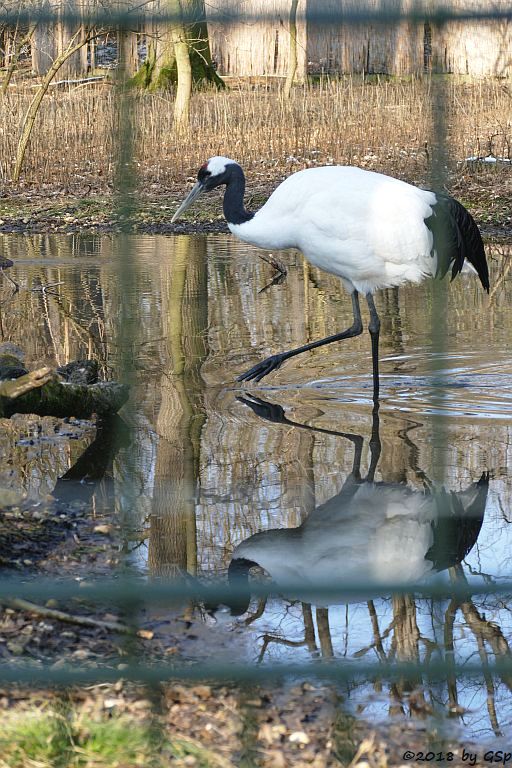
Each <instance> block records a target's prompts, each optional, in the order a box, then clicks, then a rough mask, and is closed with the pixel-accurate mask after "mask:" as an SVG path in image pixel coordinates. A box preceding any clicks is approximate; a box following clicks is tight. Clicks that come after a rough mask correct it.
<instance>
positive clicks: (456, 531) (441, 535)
mask: <svg viewBox="0 0 512 768" xmlns="http://www.w3.org/2000/svg"><path fill="white" fill-rule="evenodd" d="M475 485H476V486H477V488H478V493H477V494H476V496H475V498H474V500H473V502H472V504H470V505H469V506H468V507H466V508H464V505H463V503H462V501H461V499H460V498H458V496H457V494H456V493H450V494H448V493H446V491H445V490H444V489H442V492H441V493H439V494H438V495H436V505H437V509H438V513H439V514H438V519H437V521H436V522H435V523H432V533H433V536H434V540H433V544H432V546H431V547H430V549H429V550H428V552H427V554H426V555H425V557H426V558H427V559H428V560H431V561H432V563H433V566H434V569H435V570H436V571H442V570H445V569H446V568H450V567H451V566H453V565H458V564H459V563H461V562H462V561H463V560H464V558H465V557H466V555H467V554H468V553H469V552H470V551H471V549H472V548H473V547H474V545H475V543H476V540H477V538H478V535H479V533H480V529H481V528H482V523H483V520H484V515H485V505H486V501H487V491H488V488H489V473H488V472H484V473H483V474H482V477H481V478H480V480H479V481H478V482H477V483H475Z"/></svg>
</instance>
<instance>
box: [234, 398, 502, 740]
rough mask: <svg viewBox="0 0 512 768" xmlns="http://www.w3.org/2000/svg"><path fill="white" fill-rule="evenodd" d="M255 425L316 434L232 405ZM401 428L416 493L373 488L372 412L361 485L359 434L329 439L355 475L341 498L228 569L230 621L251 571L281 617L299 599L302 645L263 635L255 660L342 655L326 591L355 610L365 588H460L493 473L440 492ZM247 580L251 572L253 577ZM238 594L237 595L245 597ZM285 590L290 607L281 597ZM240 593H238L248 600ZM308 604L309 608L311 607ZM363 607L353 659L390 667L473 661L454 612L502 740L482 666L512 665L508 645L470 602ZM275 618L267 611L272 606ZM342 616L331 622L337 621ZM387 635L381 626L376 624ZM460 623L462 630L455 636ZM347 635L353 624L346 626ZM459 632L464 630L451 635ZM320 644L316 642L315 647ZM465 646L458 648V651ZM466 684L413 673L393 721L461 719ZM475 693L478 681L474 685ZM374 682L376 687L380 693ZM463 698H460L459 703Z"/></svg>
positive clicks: (254, 401)
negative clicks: (430, 581) (283, 654)
mask: <svg viewBox="0 0 512 768" xmlns="http://www.w3.org/2000/svg"><path fill="white" fill-rule="evenodd" d="M239 400H241V401H242V402H244V403H245V404H246V405H247V406H249V407H250V408H251V409H252V410H253V411H254V412H255V413H256V414H257V415H258V416H260V417H262V418H264V419H267V420H269V421H271V422H274V423H280V424H283V425H288V426H292V425H293V426H295V427H297V428H301V429H306V430H312V429H313V428H311V427H309V426H307V425H304V424H301V423H299V422H297V421H292V420H291V419H288V418H287V417H286V415H285V412H284V410H283V409H282V408H281V406H279V405H275V404H273V403H269V402H266V401H264V400H263V399H261V398H259V397H254V396H249V397H247V396H244V397H241V398H239ZM416 426H417V425H413V426H412V427H410V428H408V429H405V430H403V431H402V434H401V436H402V438H403V439H404V440H405V441H406V443H407V445H408V448H409V452H408V459H409V465H410V468H411V469H413V470H414V471H415V472H416V474H417V475H421V476H422V478H423V483H424V489H423V490H418V489H412V488H410V487H409V486H408V485H407V484H406V483H405V482H402V483H397V482H385V481H376V480H375V472H376V470H377V466H378V463H379V460H380V457H381V441H380V437H379V417H378V410H375V409H374V411H373V419H372V430H371V437H370V440H369V447H370V456H371V458H370V462H369V469H368V472H367V474H366V476H365V477H362V476H361V456H362V451H363V444H364V438H363V436H362V435H358V434H351V433H345V432H335V431H333V430H319V431H323V432H327V433H330V434H336V435H338V436H340V437H342V438H344V439H346V440H349V441H350V442H351V443H352V444H353V465H352V471H351V472H350V474H349V475H348V477H347V478H346V480H345V481H344V483H343V486H342V488H341V490H340V491H339V493H338V494H336V495H335V496H334V497H332V498H331V499H329V500H328V501H327V502H325V503H324V504H321V505H320V506H317V507H315V508H314V509H313V510H312V511H311V512H310V514H309V515H308V516H307V518H306V519H305V520H304V521H303V522H302V523H301V525H300V526H298V527H296V528H278V529H271V530H266V531H263V532H260V533H256V534H254V535H252V536H250V537H248V538H246V539H245V540H244V541H242V542H241V543H240V544H238V546H237V547H236V548H235V549H234V551H233V555H232V559H231V562H230V565H229V569H228V578H229V583H230V585H231V586H233V587H235V590H234V592H235V595H236V596H234V597H233V600H232V601H229V603H228V606H229V608H230V609H231V613H232V614H233V615H238V616H241V615H243V614H245V613H246V612H247V610H248V609H249V604H250V599H251V594H250V593H251V581H250V578H249V576H250V571H251V569H254V568H259V569H261V570H263V571H264V572H265V573H266V574H267V576H269V577H270V578H271V580H272V585H273V587H275V589H276V590H277V591H279V592H280V594H281V595H283V611H286V610H287V608H286V606H287V605H288V607H289V608H290V607H292V606H294V605H296V601H297V599H298V600H299V601H300V609H301V612H302V617H303V625H304V635H303V639H302V640H298V639H292V638H288V637H286V634H285V633H284V632H283V631H282V630H270V631H266V632H264V634H263V635H262V637H261V645H260V651H259V657H258V661H259V662H262V661H264V659H265V657H266V655H267V654H268V652H269V648H270V647H271V646H272V645H280V646H286V647H288V648H289V649H292V648H300V647H306V648H307V649H308V651H309V652H310V653H311V654H312V655H313V656H320V657H322V658H324V659H326V658H333V657H335V656H336V655H338V653H337V651H336V642H335V639H334V638H333V635H332V632H331V624H330V615H329V606H330V605H331V604H332V605H334V604H335V603H337V604H338V605H339V603H340V600H339V599H338V600H336V599H332V598H331V599H329V598H328V597H325V596H322V587H325V586H327V587H330V588H332V587H335V586H339V587H340V589H347V591H348V597H347V598H346V599H345V600H344V601H343V603H344V604H346V605H348V604H350V603H357V602H358V600H357V598H350V586H351V584H352V585H361V584H364V585H365V586H367V587H368V588H370V589H371V587H372V585H373V586H374V587H375V588H376V589H377V590H378V588H379V586H380V585H383V584H390V583H394V584H397V585H403V586H404V587H406V586H407V584H412V583H418V582H421V581H422V580H425V579H426V578H428V577H429V576H431V575H433V574H435V573H438V572H440V571H448V576H449V579H450V581H451V583H457V582H458V583H460V582H463V583H466V584H467V583H468V582H467V577H466V575H465V573H464V568H463V566H462V563H463V560H464V558H465V557H466V556H467V555H468V553H469V552H470V551H471V549H472V548H473V547H474V545H475V543H476V541H477V538H478V535H479V533H480V530H481V527H482V522H483V519H484V515H485V509H486V502H487V496H488V486H489V473H488V472H483V473H482V475H481V477H480V479H479V480H478V481H477V482H476V483H473V484H471V485H470V486H469V487H467V488H465V489H464V490H462V491H459V492H448V491H446V490H445V489H444V488H442V487H441V488H436V487H434V486H433V485H432V484H431V483H430V482H429V481H428V478H426V476H425V475H424V474H423V473H421V470H420V469H419V468H418V467H417V465H416V461H417V455H418V451H417V449H416V446H415V445H414V443H413V441H412V439H411V436H410V432H411V431H412V429H414V428H415V427H416ZM253 573H254V572H253ZM244 587H245V589H244ZM301 587H302V589H303V590H304V588H306V589H308V595H310V594H311V589H313V590H316V588H318V597H316V598H315V599H314V600H311V597H309V599H308V601H306V600H301V599H300V597H299V598H297V595H299V596H300V590H301ZM287 589H288V591H289V592H290V591H291V593H292V594H293V596H294V598H293V600H290V599H288V600H287V599H286V597H285V596H286V593H287ZM244 592H245V594H244ZM266 603H267V600H260V602H259V604H258V607H257V609H256V610H255V612H253V613H251V614H248V615H247V616H246V618H245V620H244V623H245V624H246V625H250V624H252V623H253V622H255V621H256V620H258V619H260V618H261V617H262V616H263V615H264V612H265V608H266ZM312 603H313V604H312ZM366 607H367V611H368V615H369V618H370V622H371V627H372V634H373V637H372V640H371V642H370V643H368V644H366V645H365V646H364V647H362V648H359V649H358V650H357V651H355V652H354V653H353V656H355V657H357V658H361V657H366V658H368V656H369V655H370V654H374V655H375V656H376V657H377V658H378V659H379V661H380V662H381V663H382V664H383V665H387V664H389V663H391V662H393V661H395V660H396V661H402V662H417V663H419V662H423V663H428V661H429V660H430V659H431V658H434V659H439V658H440V659H444V660H453V659H454V658H455V656H457V657H458V658H459V660H460V657H461V656H462V658H464V657H467V656H468V655H469V654H471V653H472V652H473V643H471V642H470V641H469V642H468V638H467V637H466V638H465V637H464V635H462V637H459V638H457V637H456V633H455V627H456V619H457V615H458V614H459V612H460V615H461V617H462V627H463V630H462V632H463V633H464V631H466V632H467V630H469V632H470V633H471V635H472V637H473V638H474V642H475V643H476V646H477V649H478V654H479V656H480V659H481V661H482V669H483V683H484V686H485V692H486V702H487V710H488V715H489V721H490V725H491V727H492V729H493V731H494V733H495V734H496V735H502V731H501V728H500V725H499V720H498V715H497V711H496V700H495V682H494V680H493V677H492V675H491V674H490V673H489V671H488V667H489V660H490V659H489V657H490V656H492V657H494V659H504V658H506V659H509V660H510V659H511V653H510V647H509V643H508V641H507V639H506V637H505V635H504V633H503V631H502V630H501V629H500V627H499V626H498V625H497V624H495V623H494V622H492V621H488V620H487V619H486V618H485V614H484V613H483V611H482V609H481V608H478V607H477V606H476V604H475V602H474V601H473V600H472V599H469V598H455V597H454V598H453V599H451V600H450V601H449V602H448V604H447V605H445V604H444V603H441V602H440V601H434V600H426V599H424V598H417V597H415V596H414V595H413V594H407V593H404V594H395V595H392V596H391V598H390V599H383V598H378V600H374V599H369V600H368V601H367V602H366ZM426 611H427V612H428V611H430V625H431V628H432V630H433V631H432V632H431V633H430V635H429V634H427V633H426V631H425V627H426V622H425V612H426ZM271 613H272V620H273V621H275V618H276V615H279V611H276V608H275V604H273V606H272V611H271ZM336 615H338V614H336ZM383 619H384V620H386V621H387V626H386V627H385V628H384V629H382V628H381V622H382V620H383ZM460 624H461V623H459V627H460ZM348 631H349V632H350V626H349V628H348ZM459 633H460V630H459ZM317 638H318V641H317ZM458 640H462V642H457V641H458ZM501 682H502V683H503V685H504V686H505V687H506V688H507V689H508V690H512V688H511V686H512V676H509V675H502V676H501ZM466 684H467V683H466V682H465V681H460V682H459V681H457V679H456V677H455V675H449V676H448V678H447V680H446V681H445V686H444V690H440V689H439V686H436V687H435V688H434V687H432V686H429V684H428V683H427V682H426V681H424V680H423V679H422V677H421V675H420V674H418V675H415V676H409V677H408V679H400V680H399V681H397V682H395V683H392V684H390V685H389V714H398V713H404V714H405V713H406V711H407V712H408V713H409V714H412V715H415V716H420V717H423V716H426V715H427V714H430V713H432V712H433V711H434V710H436V711H437V710H438V709H439V706H440V705H442V706H443V708H445V711H446V709H447V710H448V712H449V713H450V714H451V715H456V716H459V717H462V716H463V715H464V713H465V711H466V708H465V706H464V704H461V703H460V701H459V693H458V691H459V687H460V686H462V688H463V689H464V687H465V685H466ZM472 685H474V681H473V683H472ZM381 686H382V682H379V683H377V684H376V687H377V688H381ZM464 698H465V697H464Z"/></svg>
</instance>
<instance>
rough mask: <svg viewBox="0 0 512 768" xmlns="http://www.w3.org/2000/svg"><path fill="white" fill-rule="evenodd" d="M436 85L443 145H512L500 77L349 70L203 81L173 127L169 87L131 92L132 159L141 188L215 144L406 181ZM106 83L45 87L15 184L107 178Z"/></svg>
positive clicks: (289, 162)
mask: <svg viewBox="0 0 512 768" xmlns="http://www.w3.org/2000/svg"><path fill="white" fill-rule="evenodd" d="M436 88H437V89H442V91H443V94H444V95H443V99H444V101H443V104H444V106H445V107H446V111H445V115H446V123H447V139H448V145H447V150H448V155H449V157H450V159H451V161H453V162H454V164H455V162H457V161H461V160H463V159H464V158H465V157H468V156H471V155H486V154H488V153H489V152H493V153H494V154H495V155H497V156H505V157H509V156H510V154H511V153H512V125H511V120H510V103H511V99H510V87H509V86H508V85H507V84H506V83H505V82H503V81H496V80H482V81H462V80H458V79H456V78H448V77H447V78H442V79H440V80H438V81H430V80H428V79H421V80H420V79H409V80H391V81H381V82H377V81H375V80H374V81H366V82H363V81H362V80H361V79H360V78H356V77H348V78H343V79H336V80H332V81H328V80H326V81H324V82H322V83H319V84H317V85H315V86H311V87H308V88H296V89H295V91H294V93H293V97H292V98H291V99H290V100H286V99H285V98H284V97H283V95H282V93H281V92H280V90H279V89H278V88H277V87H276V86H275V85H272V86H267V85H266V84H265V83H264V82H260V83H259V84H257V85H253V86H248V85H247V84H242V85H239V86H238V87H236V88H233V89H231V90H229V91H227V92H224V93H209V92H206V93H199V94H197V95H195V97H194V100H193V109H192V119H191V126H190V129H189V130H186V131H184V132H183V134H181V135H176V133H175V132H174V131H173V127H172V108H173V99H172V95H165V94H164V95H157V94H138V93H137V94H135V93H134V95H133V102H132V107H133V113H134V114H133V124H134V126H135V137H134V139H135V158H134V159H135V162H136V166H135V169H136V171H137V173H138V175H139V181H140V186H141V188H142V189H143V190H144V191H146V192H150V191H151V184H155V185H157V186H158V187H161V186H162V185H163V186H165V187H171V186H173V185H175V184H179V185H180V186H181V185H182V184H183V183H184V182H185V180H186V178H187V176H189V175H190V173H191V172H192V171H193V170H194V169H196V167H197V166H198V163H200V162H202V161H203V160H204V159H206V158H208V157H210V156H211V155H214V154H223V155H229V156H232V157H234V158H236V159H238V160H239V161H240V162H241V163H242V164H243V165H244V166H245V167H246V168H248V169H250V170H251V172H252V179H253V180H254V179H258V178H259V179H260V180H261V182H262V183H265V184H268V182H270V181H274V180H276V179H278V178H280V176H282V175H283V174H287V173H290V172H291V171H293V170H296V169H297V168H301V167H305V166H307V165H312V164H315V163H319V164H325V163H332V162H335V163H353V164H357V165H360V166H363V167H367V168H372V169H377V170H382V171H384V172H388V173H392V174H394V175H396V176H399V177H402V178H405V179H407V180H410V181H412V182H419V183H421V182H424V181H426V180H428V176H429V163H430V159H431V157H432V152H433V148H434V151H435V144H436V141H435V136H434V129H433V125H434V122H435V121H434V119H433V107H432V103H433V101H435V99H433V98H432V97H433V91H434V89H436ZM32 95H33V89H32V88H28V87H19V88H12V89H11V90H10V91H9V93H8V94H7V96H6V98H5V100H4V102H3V104H2V112H3V121H2V126H0V184H1V185H2V187H3V190H4V192H6V193H9V192H10V191H14V188H13V186H12V185H11V184H10V177H11V174H12V170H13V164H14V156H15V151H16V145H17V140H18V136H19V129H20V124H21V120H22V116H23V114H24V113H25V111H26V108H27V105H28V103H29V100H30V98H31V96H32ZM117 135H118V129H117V117H116V94H115V90H114V89H113V88H112V86H109V85H104V86H100V87H98V86H93V87H88V88H84V87H81V88H75V89H74V90H69V91H67V90H66V91H62V90H60V91H57V90H56V89H55V90H53V91H51V92H50V93H49V94H47V95H46V96H45V98H44V101H43V105H42V109H41V112H40V114H39V116H38V118H37V122H36V128H35V131H34V135H33V138H32V140H31V143H30V145H29V150H28V154H27V158H26V162H25V168H24V171H23V174H22V181H21V188H26V187H27V186H28V187H31V188H34V187H37V188H39V189H41V190H44V189H48V190H50V189H52V188H55V187H59V186H60V187H65V188H67V189H69V190H70V191H76V190H80V191H81V192H82V193H84V190H85V191H87V190H88V189H89V186H90V188H91V189H90V190H89V191H91V192H93V193H94V191H100V190H102V191H104V190H105V189H106V188H108V186H109V185H111V184H112V181H113V174H114V159H113V158H114V155H115V147H116V142H117Z"/></svg>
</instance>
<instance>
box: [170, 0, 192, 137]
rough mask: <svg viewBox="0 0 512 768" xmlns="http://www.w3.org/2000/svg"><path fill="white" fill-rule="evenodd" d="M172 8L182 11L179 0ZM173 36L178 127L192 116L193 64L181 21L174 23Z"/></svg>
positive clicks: (175, 105) (173, 0)
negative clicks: (176, 77) (176, 79)
mask: <svg viewBox="0 0 512 768" xmlns="http://www.w3.org/2000/svg"><path fill="white" fill-rule="evenodd" d="M171 5H172V10H173V11H175V12H176V13H177V12H178V11H181V4H180V1H179V0H172V2H171ZM172 38H173V43H174V53H175V55H176V69H177V74H178V87H177V89H176V100H175V102H174V125H175V127H176V128H182V127H184V126H187V125H188V123H189V118H190V99H191V96H192V65H191V63H190V56H189V52H188V44H187V33H186V30H185V27H184V25H183V24H182V23H181V22H175V23H174V24H173V25H172Z"/></svg>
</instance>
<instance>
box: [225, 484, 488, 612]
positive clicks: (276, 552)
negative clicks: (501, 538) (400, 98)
mask: <svg viewBox="0 0 512 768" xmlns="http://www.w3.org/2000/svg"><path fill="white" fill-rule="evenodd" d="M478 493H479V486H478V485H476V484H475V485H472V486H470V487H469V488H468V489H466V490H465V491H461V492H459V493H457V494H453V495H454V496H456V497H458V502H457V503H458V504H461V505H462V507H463V508H464V509H467V508H468V507H469V506H470V505H471V504H472V503H473V502H474V501H475V499H476V498H477V494H478ZM449 504H450V496H449V495H448V494H443V493H441V494H438V493H437V492H433V493H430V492H422V491H418V490H413V489H411V488H408V487H407V486H403V485H399V484H396V485H394V484H386V483H374V482H364V483H362V484H361V485H359V487H358V488H357V489H356V490H355V492H354V493H353V494H348V499H343V498H339V497H335V498H334V499H331V500H330V501H329V502H327V503H326V504H324V505H322V506H321V507H318V508H317V509H315V510H314V511H313V512H312V513H311V514H310V515H309V517H308V518H307V519H306V520H305V521H304V523H302V525H301V526H299V528H291V529H277V530H270V531H264V532H262V533H256V534H254V535H253V536H250V537H249V538H248V539H246V540H245V541H243V542H241V543H240V544H239V545H238V546H237V547H236V548H235V550H234V552H233V560H236V559H239V558H243V559H245V560H248V561H252V562H254V563H256V564H257V565H259V566H260V567H262V568H264V569H265V570H266V571H267V572H268V573H269V574H270V576H271V577H272V580H273V581H274V582H275V583H276V584H277V585H279V586H283V587H286V586H288V587H293V586H294V585H298V584H300V585H303V586H305V587H309V588H315V589H316V588H317V587H318V588H319V594H321V588H322V587H325V585H333V584H336V583H342V584H343V586H344V587H349V586H350V585H351V584H354V585H361V584H362V583H364V584H365V585H370V586H371V585H375V586H376V587H378V586H379V585H381V584H390V583H393V584H404V585H406V584H411V583H414V582H418V581H421V580H422V579H424V578H425V577H426V576H428V575H429V574H430V573H431V572H432V571H433V570H434V564H433V562H432V560H430V559H429V558H428V557H427V553H428V552H429V550H430V548H431V547H432V545H433V543H434V532H433V526H434V525H435V524H436V522H437V521H438V518H439V515H440V514H449V508H448V505H449ZM483 504H484V505H485V499H483ZM320 600H321V602H322V598H320ZM323 602H324V604H325V598H324V599H323Z"/></svg>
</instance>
